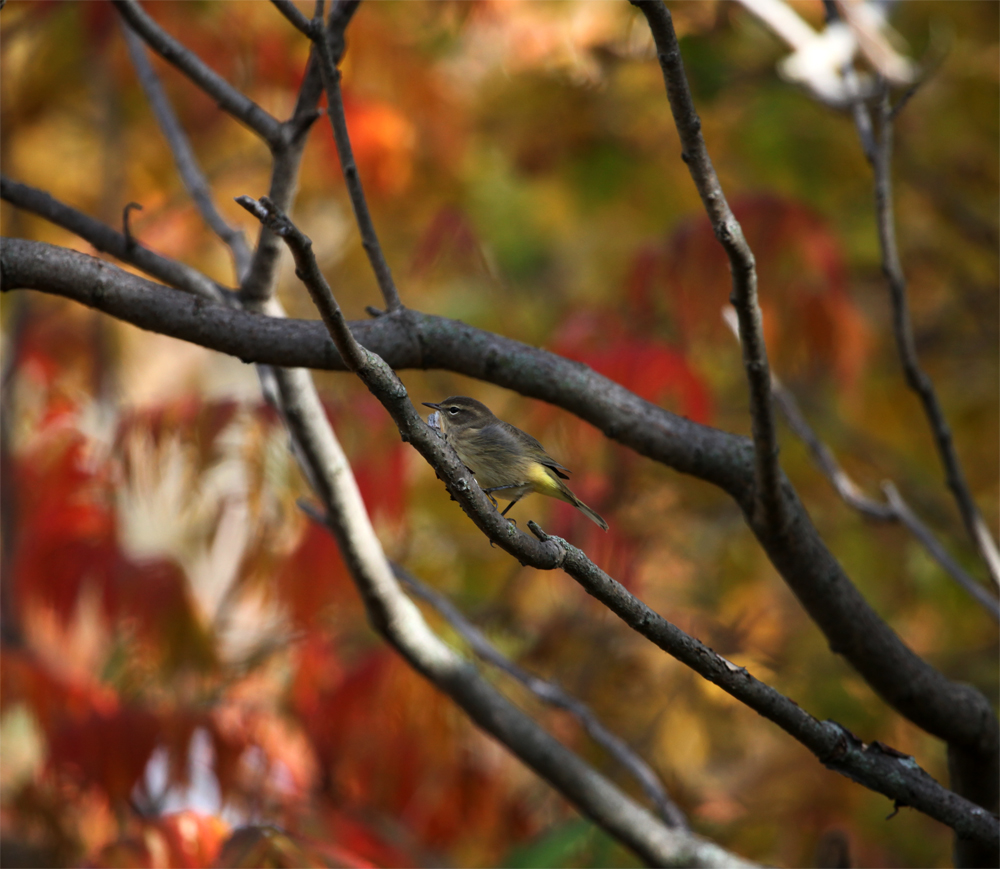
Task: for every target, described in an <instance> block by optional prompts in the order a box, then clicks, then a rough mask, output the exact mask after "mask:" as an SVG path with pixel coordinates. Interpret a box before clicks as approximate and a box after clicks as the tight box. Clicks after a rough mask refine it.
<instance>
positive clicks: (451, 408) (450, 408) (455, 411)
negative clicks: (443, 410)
mask: <svg viewBox="0 0 1000 869" xmlns="http://www.w3.org/2000/svg"><path fill="white" fill-rule="evenodd" d="M459 410H461V408H458V407H449V408H448V413H450V414H451V415H452V416H454V415H455V414H456V413H458V412H459Z"/></svg>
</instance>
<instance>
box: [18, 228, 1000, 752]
mask: <svg viewBox="0 0 1000 869" xmlns="http://www.w3.org/2000/svg"><path fill="white" fill-rule="evenodd" d="M96 262H99V261H95V260H93V259H92V258H91V257H87V256H85V255H83V254H78V253H75V252H73V251H66V250H63V249H60V248H56V247H53V246H51V245H47V244H44V243H41V242H29V241H22V240H19V239H8V240H5V241H4V245H3V247H2V249H0V264H2V267H3V280H4V283H3V287H4V289H9V290H12V289H17V288H27V289H38V290H42V291H45V292H53V293H57V294H59V295H63V296H67V297H69V298H73V299H76V300H77V301H79V302H81V303H83V304H86V305H89V306H90V307H93V308H97V309H99V310H103V311H106V312H107V313H109V314H112V315H113V316H116V317H119V318H121V319H125V320H127V321H128V322H132V323H134V324H135V325H138V326H140V327H141V328H145V329H151V330H153V331H157V332H161V333H163V334H167V335H173V336H174V337H178V338H182V339H184V340H188V341H192V342H194V343H197V344H201V345H202V346H205V347H209V348H213V349H216V350H220V351H221V352H224V353H230V354H232V355H234V356H237V357H239V358H241V359H243V360H244V361H255V362H265V363H269V364H275V365H296V366H299V365H301V366H307V367H311V368H321V369H331V370H344V368H345V367H346V366H345V365H344V362H343V360H342V359H341V358H340V356H339V354H338V353H337V352H336V350H335V348H334V346H333V344H332V342H331V340H330V337H329V335H328V334H327V331H326V329H325V328H324V327H323V326H322V325H321V324H319V323H316V322H311V321H298V322H290V321H285V320H274V319H273V318H269V317H263V316H254V315H251V314H246V313H242V312H237V311H232V310H229V309H226V308H225V307H223V306H219V305H213V304H211V303H206V302H202V301H199V300H195V299H192V298H190V297H188V296H185V295H184V294H182V293H177V292H175V291H173V290H170V289H169V288H165V287H163V286H160V285H157V284H152V283H150V282H148V281H144V280H143V279H141V278H137V277H135V276H133V275H128V274H126V273H124V272H121V271H120V270H117V269H115V268H114V267H113V266H111V265H110V264H106V263H102V264H101V265H102V266H103V267H104V269H103V270H102V271H101V272H100V274H101V276H102V280H101V282H100V284H98V283H97V281H96V278H95V272H94V268H95V266H94V265H93V264H94V263H96ZM351 331H352V333H354V334H355V335H356V336H357V337H358V338H359V340H361V341H362V343H363V344H364V345H365V346H366V347H367V348H368V350H370V351H372V353H377V354H378V356H379V358H380V359H384V360H386V361H387V362H388V363H389V364H390V365H392V367H393V368H395V369H404V368H422V369H428V368H437V369H444V370H450V371H456V372H458V373H461V374H464V375H466V376H469V377H474V378H477V379H479V380H483V381H486V382H489V383H494V384H496V385H498V386H502V387H505V388H507V389H512V390H515V391H517V392H519V393H521V394H522V395H525V396H528V397H532V398H538V399H541V400H543V401H547V402H549V403H551V404H554V405H557V406H559V407H562V408H564V409H566V410H568V411H569V412H571V413H574V414H576V415H577V416H579V417H580V418H581V419H584V420H586V421H587V422H590V423H591V424H592V425H594V426H596V427H597V428H598V429H600V430H601V431H603V432H604V433H605V434H606V435H607V436H608V437H609V438H612V439H614V440H617V441H618V442H620V443H622V444H624V445H625V446H627V447H629V448H631V449H633V450H635V451H636V452H637V453H639V454H640V455H644V456H647V457H649V458H651V459H653V460H655V461H658V462H661V463H663V464H665V465H667V466H668V467H671V468H674V469H675V470H677V471H680V472H681V473H685V474H691V475H693V476H695V477H698V478H699V479H703V480H706V481H708V482H711V483H713V484H715V485H717V486H720V487H721V488H722V489H724V490H725V491H726V492H728V493H729V494H730V495H731V496H732V497H733V498H734V499H735V500H736V501H737V503H739V504H740V505H741V507H742V508H743V510H744V513H745V514H746V515H747V516H748V518H749V517H750V515H751V513H752V510H753V494H752V493H753V486H754V477H753V473H754V470H753V452H752V448H751V446H750V444H749V442H748V441H747V440H746V439H745V438H742V437H739V436H736V435H732V434H729V433H727V432H723V431H719V430H718V429H714V428H710V427H708V426H702V425H699V424H697V423H695V422H692V421H691V420H688V419H685V418H683V417H678V416H675V415H674V414H672V413H670V412H669V411H666V410H664V409H663V408H661V407H658V406H656V405H654V404H651V403H650V402H647V401H644V400H643V399H641V398H639V397H638V396H636V395H634V394H633V393H631V392H629V391H628V390H627V389H625V388H624V387H622V386H620V385H619V384H617V383H614V382H613V381H611V380H608V379H607V378H605V377H603V376H601V375H599V374H597V373H596V372H594V371H592V370H591V369H589V368H587V367H586V366H583V365H580V364H578V363H576V362H571V361H569V360H566V359H563V358H561V357H559V356H557V355H555V354H553V353H549V352H547V351H545V350H541V349H539V348H537V347H532V346H530V345H527V344H522V343H521V342H518V341H513V340H511V339H509V338H504V337H501V336H499V335H493V334H491V333H489V332H484V331H482V330H479V329H475V328H473V327H471V326H468V325H466V324H464V323H461V322H458V321H455V320H448V319H446V318H444V317H436V316H433V315H429V314H421V313H419V312H417V311H411V310H409V309H407V310H405V311H402V312H397V313H396V314H386V315H385V316H383V317H379V318H378V319H376V320H366V321H364V322H362V323H355V324H352V325H351ZM402 394H403V395H404V396H405V392H404V393H402ZM402 402H403V403H401V405H400V408H399V409H398V411H397V412H395V413H394V417H393V418H394V419H395V420H396V424H397V426H399V427H400V430H401V431H404V432H406V434H407V436H409V437H411V438H419V440H420V445H419V448H420V449H421V452H422V453H423V454H425V457H429V458H428V461H430V462H431V464H432V465H434V467H435V468H437V469H438V470H439V472H441V468H442V467H446V468H447V469H448V473H449V474H451V476H450V477H449V479H451V480H454V482H453V483H451V484H450V491H452V493H453V494H455V493H456V492H459V493H460V494H461V493H466V494H463V495H462V498H460V499H459V502H460V503H461V504H462V506H463V509H465V510H466V512H467V513H468V514H469V515H470V517H471V518H472V519H473V521H474V522H475V523H476V525H477V526H478V527H479V528H480V529H482V530H484V531H485V532H487V533H488V534H491V536H492V538H493V539H498V536H499V537H504V538H505V537H506V535H507V533H508V529H509V528H510V526H509V525H508V523H507V522H506V521H505V520H501V519H500V517H499V514H498V513H497V512H496V510H494V509H493V506H492V505H491V504H490V503H489V501H488V500H487V499H486V496H485V495H483V494H482V492H481V491H480V489H479V487H478V486H476V485H475V484H474V481H473V478H472V476H471V475H469V474H467V472H466V469H465V467H464V465H462V464H461V462H459V461H458V459H457V457H456V456H454V453H453V451H451V450H448V451H447V452H446V451H445V450H444V448H443V446H442V441H441V439H440V438H439V437H438V436H437V435H436V434H434V433H433V432H432V431H431V430H430V429H428V428H427V426H426V425H424V423H423V421H422V420H420V419H419V417H418V416H417V415H416V414H415V412H414V411H413V410H412V407H411V406H410V404H409V402H408V401H405V398H404V399H403V400H402ZM405 409H408V412H404V410H405ZM394 410H396V409H395V408H394ZM418 423H419V425H418ZM415 443H416V441H415ZM425 451H426V452H425ZM463 487H464V488H463ZM789 491H790V492H791V491H792V490H791V489H789ZM790 497H791V504H790V516H791V517H792V520H793V524H794V527H793V528H791V529H790V530H789V533H787V534H782V535H773V534H771V533H770V532H768V531H767V530H761V529H759V528H758V527H756V526H755V525H754V524H753V521H752V519H751V520H750V525H751V528H752V529H753V530H754V531H755V533H757V535H758V538H759V539H760V541H761V543H762V544H763V545H764V547H765V549H766V551H767V552H768V554H769V555H770V557H771V559H772V562H773V563H774V565H775V567H776V569H777V570H778V571H779V572H780V573H781V575H782V576H783V577H784V578H785V580H786V582H787V583H788V584H789V586H790V587H791V588H792V589H793V591H794V592H795V593H796V595H797V596H798V597H799V599H800V600H801V601H802V603H803V605H804V606H805V608H806V609H807V611H808V612H809V613H810V615H811V616H812V617H813V619H814V620H815V621H816V623H817V624H818V625H819V626H820V627H821V628H822V630H823V632H824V633H825V634H826V636H827V637H828V638H829V641H830V643H831V644H832V645H833V648H834V650H835V651H836V652H837V653H838V654H842V655H844V656H845V657H846V658H847V659H848V660H849V661H850V662H851V663H852V664H853V666H854V667H855V668H856V669H857V670H858V671H859V672H860V673H861V674H862V675H863V676H864V678H865V679H866V680H867V681H868V682H869V684H870V685H872V687H873V688H875V690H876V691H878V693H879V694H880V695H881V696H882V697H883V698H884V699H886V700H887V701H888V702H889V703H891V704H892V705H893V706H894V707H895V708H896V709H897V710H899V711H900V712H901V713H902V714H904V715H906V716H907V717H908V718H909V719H910V720H911V721H913V722H914V723H916V724H917V725H918V726H920V727H922V728H923V729H925V730H927V731H928V732H930V733H933V734H935V735H936V736H938V737H940V738H941V739H945V740H947V741H949V742H951V743H954V744H957V745H964V746H966V747H967V748H968V750H969V751H971V752H973V753H975V754H978V755H979V756H980V765H981V766H985V765H988V764H989V763H991V762H992V761H991V758H995V757H996V749H997V745H998V742H1000V733H998V727H997V721H996V718H995V716H994V714H993V711H992V708H991V706H990V704H989V702H988V701H987V700H986V698H985V697H983V696H982V694H980V693H979V692H978V691H976V690H975V689H974V688H971V687H970V686H968V685H963V684H959V683H956V682H953V681H951V680H949V679H947V678H946V677H945V676H943V675H942V674H941V673H940V672H939V671H937V670H936V669H934V668H933V667H932V666H931V665H929V664H928V663H927V662H926V661H924V660H922V659H921V658H920V657H918V656H917V655H915V654H914V653H913V652H912V651H911V650H910V649H909V648H907V646H906V645H905V644H904V643H903V642H902V641H901V640H900V639H899V637H898V636H897V635H896V634H895V632H893V630H892V629H891V628H890V627H889V626H888V625H886V624H885V622H883V621H882V620H881V619H880V618H879V617H878V615H877V614H876V613H875V612H874V611H873V610H872V609H871V607H870V606H869V605H868V604H867V602H866V601H865V600H864V598H863V597H862V596H861V595H860V593H859V592H858V590H857V589H856V588H855V587H854V585H853V584H852V583H851V582H850V580H849V578H848V577H847V576H846V575H845V574H844V572H843V569H842V568H841V567H840V565H839V564H838V563H837V561H836V559H835V558H834V557H833V555H832V554H831V553H830V551H829V550H828V549H827V548H826V546H825V545H824V543H823V541H822V539H821V538H820V537H819V534H818V533H817V531H816V529H815V526H813V525H812V523H811V522H810V520H809V517H808V514H807V513H806V511H805V509H804V508H803V507H802V505H801V504H800V503H799V502H798V500H797V499H795V498H794V493H792V495H791V496H790ZM472 501H475V502H476V503H478V504H479V508H478V510H479V511H480V512H477V511H476V510H475V509H473V508H472V507H471V506H470V504H471V502H472ZM516 534H517V535H519V536H517V540H518V541H519V544H518V545H519V546H527V544H525V543H524V541H525V540H527V541H528V543H534V547H533V548H532V547H528V548H526V549H522V550H518V551H516V552H514V551H513V550H511V549H509V550H508V551H512V554H515V556H516V557H518V558H519V559H520V560H521V561H524V562H526V563H532V564H533V566H536V567H539V568H541V569H550V568H551V567H552V566H553V565H555V563H556V553H555V552H554V551H552V550H551V549H547V548H542V547H539V545H538V543H537V541H532V539H531V538H530V537H527V536H526V535H523V534H520V532H516ZM501 545H505V544H504V543H501ZM505 548H506V546H505ZM529 556H530V558H529ZM531 559H535V560H531Z"/></svg>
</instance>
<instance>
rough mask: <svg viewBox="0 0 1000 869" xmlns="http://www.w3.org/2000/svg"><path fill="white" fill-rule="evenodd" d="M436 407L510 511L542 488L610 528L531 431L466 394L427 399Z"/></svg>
mask: <svg viewBox="0 0 1000 869" xmlns="http://www.w3.org/2000/svg"><path fill="white" fill-rule="evenodd" d="M424 405H425V406H426V407H432V408H434V410H436V411H437V420H438V427H439V428H440V429H441V431H442V432H443V433H444V436H445V439H446V440H447V441H448V443H449V444H451V447H452V449H454V450H455V452H456V453H458V457H459V458H460V459H461V460H462V462H463V463H464V464H465V466H466V467H467V468H468V469H469V470H470V471H472V473H473V474H475V475H476V480H477V481H478V482H479V485H480V486H482V488H483V491H484V492H486V493H487V494H491V495H493V496H495V497H497V498H502V499H503V500H505V501H510V504H508V505H507V507H506V508H504V511H503V514H502V515H506V514H507V511H508V510H510V508H511V507H513V506H514V505H515V504H516V503H517V502H518V501H520V500H521V499H522V498H523V497H524V496H525V495H529V494H531V493H532V492H537V493H538V494H540V495H548V496H549V497H550V498H558V499H559V500H560V501H565V502H566V503H567V504H572V505H573V506H574V507H576V509H577V510H579V511H580V512H581V513H583V514H584V515H585V516H586V517H587V518H588V519H591V520H593V521H594V522H596V523H597V524H598V525H600V526H601V528H603V529H604V530H605V531H607V530H608V523H607V522H605V521H604V520H603V519H602V518H601V517H600V516H599V515H598V514H597V513H596V512H595V511H594V510H592V509H591V508H590V507H588V506H587V505H586V504H584V503H583V501H581V500H580V499H579V498H577V497H576V495H574V494H573V493H572V492H571V491H570V490H569V487H568V486H567V485H566V484H565V483H564V482H563V480H568V479H569V471H568V469H567V468H564V467H563V466H562V465H560V464H559V462H557V461H556V460H555V459H553V458H552V456H550V455H549V454H548V453H547V452H545V448H544V447H543V446H542V445H541V444H540V443H539V442H538V441H537V440H535V439H534V438H533V437H532V436H531V435H530V434H527V433H526V432H523V431H521V430H520V429H519V428H515V427H514V426H512V425H511V424H510V423H509V422H504V421H503V420H502V419H497V418H496V417H495V416H494V415H493V412H492V411H491V410H490V409H489V408H488V407H487V406H486V405H485V404H483V403H482V402H481V401H476V399H474V398H468V397H467V396H464V395H455V396H452V397H451V398H446V399H445V400H444V401H442V402H441V403H440V404H431V403H430V402H427V401H425V402H424Z"/></svg>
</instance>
